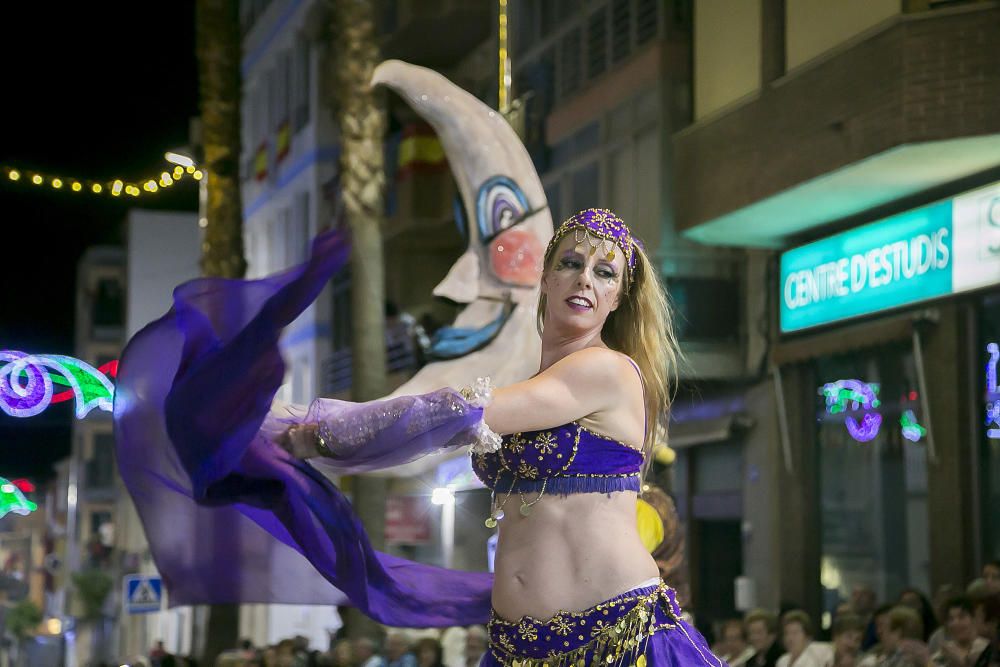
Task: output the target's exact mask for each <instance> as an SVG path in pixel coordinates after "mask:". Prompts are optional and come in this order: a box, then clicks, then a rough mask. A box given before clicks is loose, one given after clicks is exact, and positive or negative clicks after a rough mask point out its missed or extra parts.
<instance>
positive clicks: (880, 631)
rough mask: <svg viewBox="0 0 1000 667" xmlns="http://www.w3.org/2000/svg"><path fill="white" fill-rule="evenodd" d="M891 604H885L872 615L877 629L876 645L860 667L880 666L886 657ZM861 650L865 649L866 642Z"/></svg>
mask: <svg viewBox="0 0 1000 667" xmlns="http://www.w3.org/2000/svg"><path fill="white" fill-rule="evenodd" d="M892 607H893V606H892V605H891V604H884V605H882V606H881V607H879V608H878V609H876V610H875V613H874V614H873V615H872V626H873V627H874V628H875V644H873V645H872V646H871V647H870V648H869V649H868V651H867V653H865V656H864V657H863V658H862V659H861V662H860V663H859V667H874V666H875V665H878V664H880V663H881V662H882V661H883V660H885V657H886V650H885V633H886V630H888V629H889V612H890V611H892ZM861 648H862V649H864V640H862V643H861Z"/></svg>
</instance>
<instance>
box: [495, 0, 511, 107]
mask: <svg viewBox="0 0 1000 667" xmlns="http://www.w3.org/2000/svg"><path fill="white" fill-rule="evenodd" d="M498 18H499V26H498V28H499V30H498V31H497V44H498V45H499V49H498V54H497V55H498V56H499V61H500V75H499V76H498V77H497V80H498V82H499V84H500V85H499V90H498V91H497V108H498V109H499V110H500V113H507V111H508V110H509V109H510V103H509V97H510V82H511V77H510V52H509V51H508V50H507V0H500V9H499V12H498Z"/></svg>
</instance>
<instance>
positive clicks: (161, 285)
mask: <svg viewBox="0 0 1000 667" xmlns="http://www.w3.org/2000/svg"><path fill="white" fill-rule="evenodd" d="M127 225H128V259H127V262H128V280H127V285H128V288H127V289H128V299H127V301H126V309H125V325H126V334H127V336H128V337H129V338H131V337H132V336H133V335H135V333H136V332H137V331H139V329H141V328H142V327H144V326H146V325H147V324H149V323H150V322H152V321H153V320H155V319H157V318H159V317H160V316H162V315H163V314H164V313H166V312H167V311H168V310H169V309H170V306H171V304H172V303H173V297H172V293H173V289H174V287H176V286H177V285H179V284H181V283H183V282H186V281H188V280H191V279H192V278H197V277H198V275H199V273H200V271H199V269H198V259H199V244H200V241H199V233H198V216H197V214H195V213H178V212H172V211H145V210H141V209H133V210H132V211H130V212H129V215H128V223H127Z"/></svg>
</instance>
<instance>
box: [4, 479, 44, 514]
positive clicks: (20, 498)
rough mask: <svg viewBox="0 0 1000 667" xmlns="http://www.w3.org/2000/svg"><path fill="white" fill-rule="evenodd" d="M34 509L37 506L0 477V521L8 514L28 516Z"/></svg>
mask: <svg viewBox="0 0 1000 667" xmlns="http://www.w3.org/2000/svg"><path fill="white" fill-rule="evenodd" d="M36 509H38V505H36V504H35V503H33V502H31V501H30V500H28V499H27V498H25V497H24V492H22V491H21V489H19V488H17V486H16V485H14V484H12V483H11V482H9V481H7V480H6V479H4V478H3V477H0V519H2V518H3V517H5V516H7V515H8V514H10V513H14V514H20V515H21V516H28V515H29V514H31V513H32V512H34V511H35V510H36Z"/></svg>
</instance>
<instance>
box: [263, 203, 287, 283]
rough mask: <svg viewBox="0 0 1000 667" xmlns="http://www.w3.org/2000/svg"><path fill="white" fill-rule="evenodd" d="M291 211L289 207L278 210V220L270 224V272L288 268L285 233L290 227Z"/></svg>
mask: <svg viewBox="0 0 1000 667" xmlns="http://www.w3.org/2000/svg"><path fill="white" fill-rule="evenodd" d="M290 217H291V213H290V211H289V210H288V209H287V208H283V209H281V210H280V211H278V218H277V220H272V221H271V222H270V224H269V225H268V237H269V238H268V248H267V254H268V262H267V264H268V267H267V272H268V273H274V272H275V271H280V270H282V269H285V268H287V264H286V263H285V262H286V261H287V259H288V258H287V255H286V254H285V234H286V231H285V230H287V229H288V226H289V225H288V221H289V218H290Z"/></svg>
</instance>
